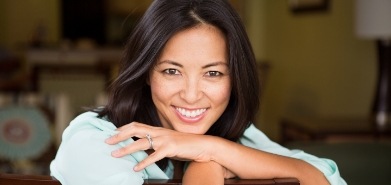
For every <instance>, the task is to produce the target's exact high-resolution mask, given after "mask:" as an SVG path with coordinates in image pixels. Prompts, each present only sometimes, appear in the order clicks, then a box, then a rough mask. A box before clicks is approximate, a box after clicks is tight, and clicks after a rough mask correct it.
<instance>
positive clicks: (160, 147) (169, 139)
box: [106, 122, 219, 171]
mask: <svg viewBox="0 0 391 185" xmlns="http://www.w3.org/2000/svg"><path fill="white" fill-rule="evenodd" d="M117 131H119V133H118V134H116V135H114V136H112V137H110V138H108V139H107V140H106V143H108V144H117V143H119V142H121V141H125V140H127V139H129V138H131V137H137V138H140V139H139V140H137V141H135V142H133V143H131V144H129V145H127V146H126V147H123V148H121V149H118V150H116V151H113V152H112V156H114V157H122V156H125V155H128V154H131V153H134V152H137V151H140V150H148V149H151V148H150V147H151V144H150V142H149V140H148V139H147V135H148V134H149V135H150V137H151V139H152V142H153V144H152V145H153V146H152V147H153V148H152V149H153V150H154V152H153V153H152V154H151V155H149V156H148V157H147V158H145V159H144V160H143V161H141V162H140V163H139V164H138V165H136V166H135V167H134V170H135V171H140V170H142V169H144V168H145V167H147V166H149V165H150V164H152V163H155V162H156V161H159V160H160V159H163V158H165V157H168V158H172V159H175V160H184V161H196V162H209V161H213V157H212V156H213V152H214V151H213V148H214V147H213V145H214V143H216V142H218V141H219V138H218V137H213V136H207V135H196V134H188V133H182V132H178V131H174V130H170V129H166V128H162V127H153V126H149V125H146V124H142V123H137V122H132V123H130V124H127V125H124V126H122V127H120V128H118V129H117Z"/></svg>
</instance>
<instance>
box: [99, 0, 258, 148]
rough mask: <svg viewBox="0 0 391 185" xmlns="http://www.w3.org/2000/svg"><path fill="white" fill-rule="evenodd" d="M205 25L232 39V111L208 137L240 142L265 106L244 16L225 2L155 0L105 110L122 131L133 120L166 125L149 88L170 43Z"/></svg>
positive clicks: (128, 47)
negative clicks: (164, 51)
mask: <svg viewBox="0 0 391 185" xmlns="http://www.w3.org/2000/svg"><path fill="white" fill-rule="evenodd" d="M200 24H208V25H212V26H214V27H216V28H218V29H220V30H221V31H222V32H223V33H224V35H225V37H226V40H227V50H228V55H229V61H228V64H229V71H230V79H231V87H232V92H231V97H230V100H229V103H228V106H227V108H226V110H225V111H224V112H223V114H222V115H221V117H220V118H219V119H218V120H217V121H216V122H215V123H214V124H213V125H212V127H211V128H210V129H209V130H208V131H207V133H206V134H208V135H214V136H219V137H223V138H225V139H228V140H231V141H237V140H238V139H239V137H241V136H242V135H243V132H244V130H245V129H246V128H247V127H248V126H249V124H250V123H251V122H253V121H254V118H255V115H256V113H257V111H258V107H259V90H260V87H259V82H258V75H257V65H256V61H255V57H254V53H253V51H252V48H251V45H250V42H249V39H248V36H247V34H246V32H245V29H244V26H243V24H242V22H241V20H240V17H239V15H238V14H237V13H236V11H235V10H234V9H233V8H232V7H231V5H230V4H229V3H228V2H227V1H225V0H155V1H153V3H152V4H151V6H150V7H149V8H148V10H147V11H146V12H145V14H144V15H143V17H142V18H141V19H140V20H139V22H138V24H137V25H136V27H135V28H134V30H133V32H132V34H131V35H130V37H129V38H128V40H127V43H126V46H125V50H124V56H123V58H122V61H121V64H120V71H119V75H118V77H117V78H116V79H115V80H114V81H113V83H112V84H111V86H110V89H109V97H108V104H107V105H106V106H105V107H104V108H103V109H102V110H100V111H99V116H100V117H103V116H106V117H107V118H108V119H109V120H110V121H111V122H113V123H114V124H115V125H116V126H117V127H121V126H123V125H125V124H128V123H130V122H132V121H137V122H142V123H145V124H149V125H152V126H162V125H161V122H160V120H159V117H158V114H157V110H156V107H155V105H154V104H153V102H152V97H151V89H150V86H148V85H147V83H146V82H147V80H148V78H149V76H148V75H149V72H150V70H151V69H152V68H153V67H154V65H155V62H156V61H157V59H158V58H159V56H160V54H161V52H162V50H163V48H164V46H165V44H166V43H167V41H168V40H169V39H170V38H171V37H172V36H173V35H175V34H176V33H178V32H179V31H182V30H185V29H189V28H192V27H195V26H197V25H200Z"/></svg>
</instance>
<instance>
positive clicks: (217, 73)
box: [206, 71, 222, 76]
mask: <svg viewBox="0 0 391 185" xmlns="http://www.w3.org/2000/svg"><path fill="white" fill-rule="evenodd" d="M206 75H207V76H221V75H222V73H220V72H218V71H208V72H207V73H206Z"/></svg>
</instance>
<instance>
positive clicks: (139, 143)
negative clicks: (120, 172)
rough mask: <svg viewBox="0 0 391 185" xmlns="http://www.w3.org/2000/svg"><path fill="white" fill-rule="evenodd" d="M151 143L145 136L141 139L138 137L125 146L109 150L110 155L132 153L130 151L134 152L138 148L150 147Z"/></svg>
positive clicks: (118, 155)
mask: <svg viewBox="0 0 391 185" xmlns="http://www.w3.org/2000/svg"><path fill="white" fill-rule="evenodd" d="M150 146H151V144H150V142H149V141H148V139H147V138H142V139H139V140H137V141H135V142H133V143H131V144H129V145H127V146H125V147H122V148H120V149H118V150H114V151H113V152H111V155H112V156H113V157H123V156H125V155H129V154H132V153H135V152H137V151H140V150H148V149H149V148H150Z"/></svg>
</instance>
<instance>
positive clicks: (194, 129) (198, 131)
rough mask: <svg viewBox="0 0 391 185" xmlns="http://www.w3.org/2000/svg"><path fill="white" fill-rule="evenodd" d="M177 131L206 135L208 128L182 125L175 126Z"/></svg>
mask: <svg viewBox="0 0 391 185" xmlns="http://www.w3.org/2000/svg"><path fill="white" fill-rule="evenodd" d="M175 130H176V131H178V132H182V133H188V134H197V135H204V134H205V133H206V132H207V131H208V130H207V129H203V128H197V127H194V126H184V127H183V126H180V127H177V128H175Z"/></svg>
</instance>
